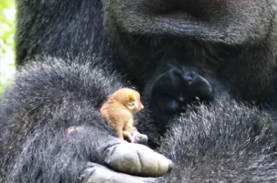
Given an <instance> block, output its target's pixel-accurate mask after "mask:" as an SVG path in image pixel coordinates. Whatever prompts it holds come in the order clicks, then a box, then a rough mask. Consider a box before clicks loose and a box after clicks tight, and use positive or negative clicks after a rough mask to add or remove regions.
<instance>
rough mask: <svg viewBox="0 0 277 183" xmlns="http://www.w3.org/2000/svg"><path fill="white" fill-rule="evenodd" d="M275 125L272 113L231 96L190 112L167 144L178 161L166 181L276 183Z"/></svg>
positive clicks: (165, 149)
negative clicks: (236, 100)
mask: <svg viewBox="0 0 277 183" xmlns="http://www.w3.org/2000/svg"><path fill="white" fill-rule="evenodd" d="M275 124H276V122H274V121H273V119H272V117H271V116H270V115H269V113H268V112H266V111H261V110H259V109H257V108H256V107H254V106H252V105H244V104H242V103H237V102H235V101H233V100H230V99H228V98H225V97H223V98H221V99H218V100H217V101H216V102H214V103H213V104H212V105H211V106H209V107H207V106H205V105H201V106H199V107H197V109H195V108H194V109H192V110H189V111H188V112H187V113H184V114H183V115H182V116H181V117H180V118H177V119H176V120H175V122H174V123H173V124H172V128H171V130H170V131H169V132H168V134H167V136H166V137H165V140H164V142H163V145H162V146H161V149H160V151H161V152H162V153H163V154H165V155H166V156H167V157H170V158H171V159H172V160H173V161H174V162H175V168H174V170H173V171H172V172H171V174H170V175H168V176H166V177H165V178H163V179H161V182H164V183H167V182H171V183H175V182H176V183H179V182H190V183H200V182H251V183H258V182H268V183H269V182H276V180H277V174H276V168H277V157H276V150H277V143H276V139H277V133H276V127H274V126H275Z"/></svg>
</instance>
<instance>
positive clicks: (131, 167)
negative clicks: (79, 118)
mask: <svg viewBox="0 0 277 183" xmlns="http://www.w3.org/2000/svg"><path fill="white" fill-rule="evenodd" d="M70 129H71V128H70ZM74 129H76V130H75V132H76V131H77V133H72V132H71V133H69V135H70V137H69V138H71V137H73V138H74V139H77V142H76V143H77V144H80V145H81V144H82V143H85V144H88V143H91V144H92V147H91V149H87V150H86V151H87V152H88V154H89V155H88V157H89V158H87V159H86V160H85V161H86V162H87V163H86V165H85V167H84V168H82V171H83V172H81V175H82V176H81V178H82V181H83V182H88V183H92V182H107V181H108V182H113V183H125V182H126V183H135V182H152V181H154V180H155V179H153V178H142V177H159V176H162V175H164V174H166V173H167V172H168V171H169V170H170V169H171V168H172V162H171V160H169V159H167V158H166V157H165V156H163V155H161V154H159V153H157V152H154V151H153V150H152V149H150V148H148V147H147V146H144V145H141V144H136V143H128V142H127V141H124V140H120V139H118V138H115V137H112V136H110V135H107V134H106V135H104V134H102V133H103V132H100V133H101V134H100V133H98V132H96V131H95V129H93V128H90V127H87V128H86V127H80V128H74ZM95 132H96V133H95ZM76 135H77V136H76ZM100 135H101V138H97V136H98V137H100ZM93 139H94V141H93ZM91 156H93V158H90V157H91ZM119 172H121V173H119Z"/></svg>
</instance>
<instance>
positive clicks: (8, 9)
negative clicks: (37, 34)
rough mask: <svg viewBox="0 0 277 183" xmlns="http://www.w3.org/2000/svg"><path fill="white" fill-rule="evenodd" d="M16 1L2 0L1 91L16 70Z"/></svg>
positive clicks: (0, 32)
mask: <svg viewBox="0 0 277 183" xmlns="http://www.w3.org/2000/svg"><path fill="white" fill-rule="evenodd" d="M14 32H15V1H14V0H0V93H2V92H3V87H4V86H6V84H7V83H9V82H10V81H11V80H12V78H13V75H14V72H15V65H14V60H15V54H14Z"/></svg>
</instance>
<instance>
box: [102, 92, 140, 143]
mask: <svg viewBox="0 0 277 183" xmlns="http://www.w3.org/2000/svg"><path fill="white" fill-rule="evenodd" d="M132 104H134V105H132ZM143 108H144V107H143V105H142V103H141V101H140V94H139V93H138V92H137V91H135V90H133V89H129V88H122V89H119V90H117V91H116V92H114V93H113V94H112V95H111V96H110V97H109V98H108V100H107V101H106V102H105V103H104V104H103V105H102V107H101V109H100V112H101V115H102V116H103V118H104V119H105V120H106V121H107V123H108V124H109V125H110V126H112V127H113V128H114V129H115V131H116V135H117V137H118V138H120V139H126V140H127V141H129V142H133V138H132V136H131V132H133V131H137V129H136V128H135V127H134V119H133V114H134V113H136V112H138V111H140V110H142V109H143Z"/></svg>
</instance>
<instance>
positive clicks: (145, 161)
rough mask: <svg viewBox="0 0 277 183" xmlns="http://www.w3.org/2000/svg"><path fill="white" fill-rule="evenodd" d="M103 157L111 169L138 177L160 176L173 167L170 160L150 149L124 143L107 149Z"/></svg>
mask: <svg viewBox="0 0 277 183" xmlns="http://www.w3.org/2000/svg"><path fill="white" fill-rule="evenodd" d="M104 157H105V158H104V162H105V163H107V165H108V166H110V167H111V168H112V169H114V170H117V171H120V172H124V173H128V174H133V175H139V176H150V177H158V176H162V175H164V174H166V173H167V172H168V171H170V169H171V168H172V166H173V164H172V161H171V160H169V159H167V158H166V157H165V156H163V155H161V154H159V153H157V152H154V151H153V150H151V149H150V148H148V147H146V146H144V145H141V144H134V143H127V142H125V141H122V142H121V143H116V144H113V145H111V146H109V147H107V148H106V149H105V150H104Z"/></svg>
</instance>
